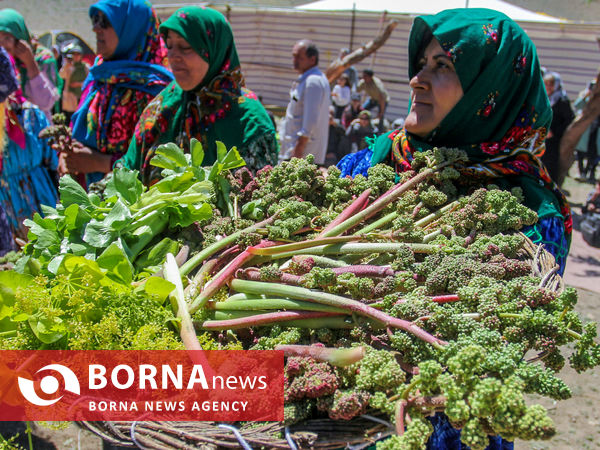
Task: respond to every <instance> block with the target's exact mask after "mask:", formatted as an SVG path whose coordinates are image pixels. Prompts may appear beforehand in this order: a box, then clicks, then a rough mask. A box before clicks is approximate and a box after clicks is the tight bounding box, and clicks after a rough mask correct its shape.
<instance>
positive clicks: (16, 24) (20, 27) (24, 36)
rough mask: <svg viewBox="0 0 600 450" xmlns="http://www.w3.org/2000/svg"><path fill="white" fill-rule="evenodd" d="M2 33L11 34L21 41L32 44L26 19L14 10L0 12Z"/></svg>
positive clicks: (7, 9) (0, 29)
mask: <svg viewBox="0 0 600 450" xmlns="http://www.w3.org/2000/svg"><path fill="white" fill-rule="evenodd" d="M0 31H4V32H6V33H10V34H12V35H13V36H14V37H15V38H17V39H19V40H20V41H27V42H31V37H30V36H29V30H28V29H27V26H26V25H25V19H24V18H23V16H22V15H21V14H20V13H19V12H18V11H16V10H14V9H12V8H6V9H3V10H0Z"/></svg>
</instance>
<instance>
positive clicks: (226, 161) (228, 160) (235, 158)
mask: <svg viewBox="0 0 600 450" xmlns="http://www.w3.org/2000/svg"><path fill="white" fill-rule="evenodd" d="M219 143H220V142H217V144H219ZM223 147H225V146H224V145H223ZM220 162H221V164H223V170H232V169H237V168H238V167H242V166H245V165H246V161H244V158H242V157H241V156H240V152H238V150H237V148H236V147H232V148H231V150H229V151H228V152H227V154H226V155H225V157H224V158H223V159H222V160H220Z"/></svg>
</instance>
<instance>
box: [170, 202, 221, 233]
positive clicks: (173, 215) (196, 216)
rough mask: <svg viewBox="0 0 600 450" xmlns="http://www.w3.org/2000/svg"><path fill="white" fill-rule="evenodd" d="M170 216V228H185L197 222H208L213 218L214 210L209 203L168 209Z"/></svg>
mask: <svg viewBox="0 0 600 450" xmlns="http://www.w3.org/2000/svg"><path fill="white" fill-rule="evenodd" d="M166 209H167V212H168V214H169V227H170V228H175V227H182V228H185V227H187V226H190V225H191V224H193V223H195V222H199V221H202V220H207V219H210V218H211V217H212V208H211V206H210V205H209V204H208V203H200V204H198V203H195V204H192V203H190V204H187V205H179V206H169V207H167V208H166Z"/></svg>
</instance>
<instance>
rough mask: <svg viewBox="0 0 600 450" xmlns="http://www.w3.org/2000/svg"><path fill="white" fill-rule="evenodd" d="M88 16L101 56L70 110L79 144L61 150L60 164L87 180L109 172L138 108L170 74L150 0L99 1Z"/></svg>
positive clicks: (130, 132)
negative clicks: (74, 105)
mask: <svg viewBox="0 0 600 450" xmlns="http://www.w3.org/2000/svg"><path fill="white" fill-rule="evenodd" d="M89 15H90V18H91V19H92V24H93V31H94V33H96V44H97V51H98V53H99V55H100V56H98V58H97V59H96V62H95V63H94V66H93V67H92V68H91V69H90V74H89V76H88V78H87V79H86V81H85V83H84V85H83V93H82V98H81V101H80V103H79V108H78V109H77V111H76V112H75V113H74V114H73V118H72V128H73V137H74V139H75V140H76V141H77V142H78V144H77V146H76V148H75V150H74V151H72V152H67V153H63V154H62V155H61V169H62V171H63V172H70V173H79V174H84V173H85V174H88V177H87V181H88V182H89V183H91V182H94V181H98V180H99V179H101V178H102V176H104V174H106V173H108V172H110V171H111V169H112V165H113V163H114V162H115V161H116V160H117V159H119V158H120V157H121V156H122V155H123V154H124V153H125V152H126V151H127V147H128V145H129V141H130V140H131V137H132V136H133V132H134V128H135V125H136V123H137V122H138V120H139V118H140V115H141V113H142V111H143V110H144V108H145V107H146V105H147V104H148V103H149V102H150V100H152V98H154V97H155V96H156V95H157V94H158V93H159V92H160V91H161V90H162V89H163V88H164V87H165V86H166V85H167V84H169V82H171V80H172V79H173V76H172V74H171V72H170V71H169V70H168V69H167V67H168V66H167V50H166V47H165V45H164V42H163V39H162V37H161V36H160V34H159V33H158V25H159V21H158V17H157V16H156V13H155V11H154V9H153V8H152V6H151V5H150V3H149V2H148V1H145V0H101V1H99V2H98V3H95V4H93V5H92V6H91V7H90V10H89ZM79 144H81V145H79Z"/></svg>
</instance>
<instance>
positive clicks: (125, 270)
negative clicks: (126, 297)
mask: <svg viewBox="0 0 600 450" xmlns="http://www.w3.org/2000/svg"><path fill="white" fill-rule="evenodd" d="M96 262H97V263H98V266H99V267H100V268H101V269H105V270H106V271H107V272H106V276H107V277H109V278H110V279H111V280H113V281H116V282H118V283H122V284H131V281H132V280H133V266H132V265H131V262H130V261H129V258H127V255H126V254H125V251H124V250H123V249H122V248H120V247H119V246H118V245H117V244H116V243H115V242H113V243H112V244H110V245H109V246H108V247H107V248H106V250H104V251H103V252H102V254H101V255H100V256H98V258H97V259H96Z"/></svg>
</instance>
